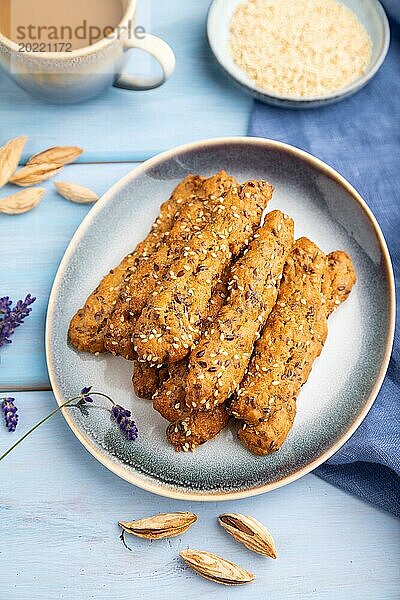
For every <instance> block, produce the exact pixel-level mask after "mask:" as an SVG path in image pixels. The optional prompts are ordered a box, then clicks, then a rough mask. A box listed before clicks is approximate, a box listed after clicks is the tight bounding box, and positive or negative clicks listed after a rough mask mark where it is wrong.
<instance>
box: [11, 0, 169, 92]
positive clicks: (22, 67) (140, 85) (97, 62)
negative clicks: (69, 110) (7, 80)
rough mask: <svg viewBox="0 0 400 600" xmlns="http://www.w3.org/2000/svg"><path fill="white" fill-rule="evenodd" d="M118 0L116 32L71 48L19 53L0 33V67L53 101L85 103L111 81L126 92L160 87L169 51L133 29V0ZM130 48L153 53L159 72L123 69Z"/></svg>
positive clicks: (21, 82)
mask: <svg viewBox="0 0 400 600" xmlns="http://www.w3.org/2000/svg"><path fill="white" fill-rule="evenodd" d="M0 1H1V0H0ZM57 1H60V0H57ZM121 1H122V3H123V8H124V15H123V18H122V20H121V22H120V23H119V25H118V26H117V27H116V28H115V30H114V31H113V32H112V33H110V34H109V35H108V36H107V37H104V38H102V39H100V40H99V41H96V42H95V43H93V44H91V45H88V46H85V47H83V48H78V49H75V50H72V51H70V52H46V51H45V52H41V51H36V52H35V51H24V52H21V50H20V47H21V45H20V44H18V43H17V42H15V41H13V40H11V39H9V38H7V37H6V36H5V35H3V34H2V33H1V32H0V66H1V67H2V69H3V70H4V71H5V72H6V73H7V74H8V75H9V76H10V77H11V78H12V79H13V80H14V81H15V82H16V83H17V84H18V85H19V86H21V87H22V88H24V89H25V90H27V91H28V92H30V93H31V94H33V95H35V96H38V97H40V98H42V99H44V100H47V101H49V102H55V103H70V102H80V101H84V100H87V99H89V98H92V97H94V96H97V95H98V94H100V93H101V92H103V91H104V90H105V89H107V88H108V87H109V86H112V85H114V86H116V87H119V88H123V89H127V90H148V89H153V88H156V87H159V86H160V85H162V84H163V83H164V82H165V81H166V80H167V79H168V78H169V77H170V76H171V75H172V73H173V71H174V69H175V56H174V53H173V51H172V49H171V48H170V46H168V44H167V43H166V42H164V41H163V40H162V39H160V38H158V37H156V36H154V35H150V34H148V33H146V32H145V31H144V29H143V28H137V27H136V5H137V1H136V0H121ZM137 29H138V30H139V29H140V33H139V32H137V31H136V30H137ZM31 46H32V45H29V47H31ZM131 48H138V49H140V50H144V51H145V52H147V53H149V54H150V55H151V56H153V57H154V58H155V59H156V60H157V61H158V62H159V64H160V66H161V70H162V74H161V75H160V76H157V77H149V78H146V77H138V76H134V75H131V74H129V73H126V72H124V70H123V69H124V63H125V59H126V51H127V50H130V49H131Z"/></svg>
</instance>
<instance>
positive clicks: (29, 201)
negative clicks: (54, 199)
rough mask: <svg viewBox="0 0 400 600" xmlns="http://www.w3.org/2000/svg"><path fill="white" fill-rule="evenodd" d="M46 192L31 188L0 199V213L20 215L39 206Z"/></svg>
mask: <svg viewBox="0 0 400 600" xmlns="http://www.w3.org/2000/svg"><path fill="white" fill-rule="evenodd" d="M45 191H46V190H44V189H42V188H31V189H29V190H22V191H21V192H17V193H16V194H13V195H12V196H6V197H5V198H1V199H0V213H4V214H6V215H22V213H26V212H28V211H30V210H32V209H33V208H35V206H37V205H38V204H39V202H40V201H41V199H42V198H43V195H44V193H45Z"/></svg>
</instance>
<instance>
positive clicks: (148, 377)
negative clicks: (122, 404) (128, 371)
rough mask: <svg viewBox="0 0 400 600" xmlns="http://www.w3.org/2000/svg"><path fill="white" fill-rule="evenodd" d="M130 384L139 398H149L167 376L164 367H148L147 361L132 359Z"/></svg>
mask: <svg viewBox="0 0 400 600" xmlns="http://www.w3.org/2000/svg"><path fill="white" fill-rule="evenodd" d="M133 365H134V366H133V376H132V384H133V389H134V392H135V394H136V395H137V396H138V397H139V398H143V399H145V400H151V399H152V397H153V395H154V394H155V392H157V390H158V389H159V388H160V386H161V385H162V383H163V382H164V381H165V380H166V379H167V377H168V370H167V369H166V367H161V369H157V367H150V366H149V365H148V364H147V363H141V362H139V361H138V360H135V361H133Z"/></svg>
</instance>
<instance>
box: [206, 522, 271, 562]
mask: <svg viewBox="0 0 400 600" xmlns="http://www.w3.org/2000/svg"><path fill="white" fill-rule="evenodd" d="M218 523H219V524H220V525H221V526H222V527H223V528H224V529H225V531H226V532H227V533H229V535H231V536H232V537H234V538H235V540H237V541H238V542H241V543H242V544H244V545H245V546H246V547H247V548H249V549H250V550H253V552H257V553H258V554H263V555H264V556H270V557H271V558H276V557H277V553H276V548H275V542H274V538H273V537H272V535H271V534H270V532H269V531H268V529H267V528H266V527H264V525H262V524H261V523H260V522H259V521H257V520H256V519H253V517H248V516H246V515H240V514H238V513H230V514H228V513H226V514H223V515H220V516H219V518H218Z"/></svg>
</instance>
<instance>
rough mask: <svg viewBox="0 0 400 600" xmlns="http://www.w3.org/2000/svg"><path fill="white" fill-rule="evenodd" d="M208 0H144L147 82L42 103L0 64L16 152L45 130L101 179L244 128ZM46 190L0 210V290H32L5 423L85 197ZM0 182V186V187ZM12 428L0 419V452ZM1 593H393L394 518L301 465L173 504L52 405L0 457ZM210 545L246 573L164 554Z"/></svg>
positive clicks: (22, 407)
mask: <svg viewBox="0 0 400 600" xmlns="http://www.w3.org/2000/svg"><path fill="white" fill-rule="evenodd" d="M207 5H208V0H196V2H190V3H189V2H186V1H185V0H174V1H173V2H172V1H171V2H168V3H167V2H160V1H159V0H158V1H156V0H154V1H153V2H151V3H146V5H144V3H143V2H142V12H141V14H140V19H142V22H143V23H144V24H145V25H146V27H147V29H149V30H150V29H151V31H152V32H153V33H157V34H159V35H162V36H163V37H164V38H165V39H166V40H168V41H169V42H170V43H171V44H172V46H173V47H174V50H175V52H176V54H177V60H178V67H177V72H176V74H175V75H174V77H173V78H172V79H171V81H170V82H168V84H167V85H165V86H164V87H163V88H160V89H159V90H155V91H152V92H141V93H131V92H122V91H121V90H110V91H109V92H107V93H106V94H105V95H104V96H102V97H101V98H99V99H97V100H94V101H92V102H90V103H87V104H85V105H78V106H71V107H55V106H47V105H44V104H42V103H41V102H39V101H37V100H34V99H32V98H30V97H29V96H28V95H27V94H25V92H23V91H21V90H19V89H18V88H17V87H16V86H14V85H13V84H12V83H10V82H9V81H8V80H7V79H6V78H5V77H4V76H2V75H1V76H0V144H1V143H2V142H3V141H5V140H6V139H8V138H10V137H13V136H15V135H20V134H22V133H24V134H27V135H29V137H30V140H29V144H28V145H27V149H26V154H27V155H28V154H32V153H33V152H36V151H38V150H40V149H43V148H45V147H48V146H51V145H54V144H64V143H65V144H78V145H82V147H83V148H84V149H85V154H84V155H83V157H82V158H81V161H80V164H77V165H72V166H69V167H67V168H66V169H65V172H63V174H62V176H61V177H59V179H62V180H69V181H76V182H78V183H81V184H83V185H87V186H89V187H91V188H92V189H94V190H96V191H97V192H98V193H99V194H101V193H102V192H104V191H105V190H106V189H107V188H108V187H109V186H110V185H111V184H112V183H114V182H115V181H116V180H118V179H119V178H120V177H121V176H122V175H124V174H126V173H127V172H128V171H130V170H131V169H132V168H134V167H135V164H136V163H135V162H134V161H142V160H144V159H145V158H147V157H148V156H150V155H153V154H155V153H157V152H159V151H161V150H163V149H166V148H168V147H172V146H175V145H177V144H179V143H183V142H187V141H191V140H194V139H199V138H205V137H213V136H218V135H232V134H233V135H234V134H244V133H245V132H246V128H247V121H248V117H249V114H250V110H251V101H250V100H249V99H248V98H246V97H244V96H242V95H241V94H240V93H239V92H238V91H236V90H235V89H234V88H232V87H231V85H230V84H229V83H228V82H227V81H226V80H225V78H224V77H223V76H222V75H221V74H220V73H219V72H218V70H217V68H216V67H215V65H214V64H213V62H212V60H211V58H210V55H209V51H208V49H207V46H206V43H205V39H204V21H205V16H206V12H207ZM46 187H47V188H48V193H47V194H46V196H45V199H44V200H43V202H42V204H41V205H40V206H39V207H38V208H37V209H36V210H35V211H33V212H31V213H28V214H26V215H24V216H21V217H7V216H4V215H0V239H1V242H2V247H1V258H0V296H2V295H10V296H11V297H12V298H16V299H17V298H20V297H23V296H24V295H25V294H26V293H28V292H31V293H32V294H34V295H36V296H37V298H38V299H37V302H36V303H35V305H34V310H33V312H32V315H31V316H30V318H29V319H28V320H27V322H26V323H25V325H24V326H23V327H22V328H21V329H19V330H18V331H17V332H16V334H15V336H14V342H13V344H12V345H10V346H8V347H6V348H2V349H1V350H0V391H1V395H2V396H4V395H11V396H13V397H15V398H16V401H17V404H18V407H19V411H20V425H19V434H23V433H24V432H25V431H26V430H27V429H28V428H29V427H30V426H32V425H33V424H34V423H35V422H37V421H38V420H39V419H40V418H41V417H42V416H44V415H45V414H47V412H49V411H50V410H52V409H53V408H54V405H55V401H54V398H53V395H52V393H51V390H50V386H49V379H48V375H47V370H46V363H45V356H44V341H43V337H44V318H45V312H46V305H47V299H48V295H49V291H50V288H51V284H52V281H53V278H54V274H55V272H56V270H57V266H58V264H59V261H60V259H61V257H62V255H63V252H64V250H65V248H66V247H67V245H68V242H69V240H70V239H71V236H72V234H73V233H74V231H75V229H76V228H77V226H78V225H79V223H80V222H81V220H82V219H83V217H84V216H85V215H86V213H87V212H88V210H89V208H88V207H84V206H77V205H73V204H70V203H68V202H66V201H64V200H63V199H62V198H60V197H59V196H57V195H56V194H55V193H54V191H53V190H52V184H46ZM7 192H8V190H7V189H6V190H2V194H5V193H7ZM16 435H18V434H8V432H6V430H5V429H4V427H2V426H1V424H0V453H1V451H2V450H4V449H6V448H7V447H8V445H10V443H11V441H12V440H14V439H15V436H16ZM0 471H1V473H0V478H1V479H0V480H1V484H0V561H1V567H2V568H1V569H0V599H1V600H3V599H4V600H11V599H12V600H26V599H28V598H29V599H31V600H39V599H40V600H53V599H54V600H56V599H57V600H58V599H60V598H63V599H67V600H81V599H82V600H86V599H88V598H96V599H102V598H107V599H109V598H116V599H117V598H118V600H122V599H125V598H127V599H128V598H129V599H131V598H134V597H137V596H139V597H140V596H143V595H147V596H149V597H151V598H154V599H160V600H161V599H163V598H165V597H168V595H173V596H174V598H176V599H180V598H182V599H183V598H187V597H191V598H194V599H197V598H201V597H203V596H204V595H206V596H207V597H210V598H215V599H218V600H219V599H227V598H229V599H230V598H242V597H245V598H252V599H253V598H254V599H259V598H266V599H267V598H274V599H276V600H277V599H282V600H287V599H291V598H296V599H297V598H301V599H303V598H305V599H306V598H318V599H335V600H341V599H343V600H347V599H352V600H356V599H360V600H361V599H363V600H367V599H370V600H390V599H394V598H399V563H400V561H399V558H400V557H399V555H400V543H399V542H400V531H399V524H398V521H396V520H395V519H394V518H392V517H391V516H390V515H388V514H386V513H383V512H381V511H378V510H376V509H375V508H373V507H372V506H369V505H367V504H365V503H363V502H361V501H359V500H358V499H356V498H353V497H351V496H348V495H346V494H345V493H343V492H341V491H339V490H337V489H335V488H333V487H331V486H329V485H328V484H326V483H324V482H323V481H321V480H319V479H318V478H317V477H315V476H314V475H308V476H306V477H304V478H303V479H301V480H299V481H297V482H295V483H294V484H292V485H290V486H287V487H285V488H282V489H279V490H276V491H274V492H271V493H269V494H266V495H263V496H259V497H256V498H251V499H248V500H242V501H238V502H228V503H226V504H223V505H218V504H216V503H215V504H214V503H210V504H202V503H193V504H187V503H183V502H177V501H171V500H168V499H165V498H159V497H156V496H153V495H151V494H148V493H145V492H143V491H141V490H139V489H136V488H134V487H133V486H131V485H129V484H128V483H126V482H124V481H122V480H119V479H117V477H115V476H114V475H113V474H112V473H110V472H108V471H107V470H106V469H105V468H104V467H102V466H101V465H100V464H99V463H97V462H96V460H95V459H94V458H93V457H91V456H90V455H89V454H88V453H87V452H86V451H85V450H84V449H83V447H82V446H81V445H80V444H79V442H78V441H77V440H76V439H75V437H74V436H73V434H72V433H71V431H70V430H69V428H68V426H67V425H66V423H65V421H64V420H63V418H62V417H61V416H60V415H58V416H57V417H55V418H54V419H53V420H52V421H51V422H49V423H47V424H46V425H45V426H44V427H43V428H41V429H39V430H38V431H37V432H36V433H35V434H34V435H33V436H32V437H31V438H30V439H28V440H27V441H26V442H25V443H24V444H23V445H21V446H20V447H19V448H18V449H17V450H16V451H15V453H14V454H13V455H10V456H9V457H8V459H7V460H5V461H4V462H2V463H1V464H0ZM171 510H193V511H194V512H196V513H197V515H198V516H199V521H198V523H197V524H196V525H195V526H194V527H193V528H192V529H191V530H190V532H188V533H187V534H186V535H185V536H183V537H181V538H175V539H173V540H169V541H161V542H158V543H157V542H152V543H151V542H145V541H143V540H138V539H130V540H129V543H130V546H131V548H132V552H129V551H128V550H126V549H125V548H124V547H123V546H122V544H121V542H120V541H119V539H118V535H119V531H118V527H117V525H116V522H117V521H118V520H119V519H124V520H129V519H133V518H138V517H142V516H147V515H151V514H154V513H156V512H160V511H163V512H166V511H171ZM222 511H224V512H225V511H236V512H243V513H248V514H251V515H253V516H255V517H257V518H259V519H260V520H261V521H263V522H265V523H266V525H267V526H268V527H269V528H270V529H271V531H272V532H273V534H274V536H275V538H276V540H277V545H278V552H279V558H278V560H276V561H272V560H265V559H263V558H262V557H258V556H256V555H254V554H251V553H250V552H248V551H247V550H245V549H243V548H242V547H240V546H239V545H238V544H236V543H234V542H233V541H232V540H231V539H230V538H228V536H227V535H226V534H225V533H224V532H223V531H222V530H221V529H220V528H218V526H217V525H216V517H217V515H218V514H219V513H220V512H222ZM189 545H190V546H191V547H195V548H199V549H208V550H211V551H215V552H216V553H219V554H221V555H223V556H225V557H227V558H230V559H232V560H233V561H236V562H238V563H239V564H242V565H243V566H244V567H247V568H250V570H252V571H254V572H255V573H256V576H257V580H256V582H255V583H253V584H251V585H250V586H248V587H246V588H240V589H231V588H229V589H228V588H224V587H220V586H217V585H214V584H212V583H210V582H207V581H205V580H201V579H200V578H199V577H197V576H196V575H194V574H193V573H192V572H190V571H188V570H187V569H186V568H184V567H183V566H182V563H181V561H180V560H179V559H178V557H177V555H178V552H179V550H180V549H182V548H185V547H187V546H189Z"/></svg>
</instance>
